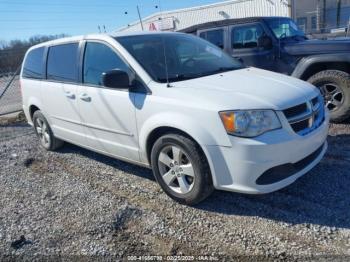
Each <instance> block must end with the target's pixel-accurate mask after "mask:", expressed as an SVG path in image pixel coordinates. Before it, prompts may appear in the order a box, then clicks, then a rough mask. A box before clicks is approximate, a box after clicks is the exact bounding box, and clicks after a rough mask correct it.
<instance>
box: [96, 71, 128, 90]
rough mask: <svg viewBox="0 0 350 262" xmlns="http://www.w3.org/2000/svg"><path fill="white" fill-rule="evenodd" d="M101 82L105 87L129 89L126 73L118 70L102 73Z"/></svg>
mask: <svg viewBox="0 0 350 262" xmlns="http://www.w3.org/2000/svg"><path fill="white" fill-rule="evenodd" d="M101 78H102V79H101V80H102V81H101V82H102V84H103V85H104V86H105V87H111V88H130V78H129V75H128V73H126V72H125V71H123V70H120V69H113V70H111V71H108V72H104V73H102V76H101Z"/></svg>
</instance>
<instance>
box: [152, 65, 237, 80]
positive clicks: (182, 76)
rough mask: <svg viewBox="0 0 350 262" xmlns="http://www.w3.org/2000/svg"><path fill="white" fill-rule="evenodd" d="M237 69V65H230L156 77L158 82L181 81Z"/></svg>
mask: <svg viewBox="0 0 350 262" xmlns="http://www.w3.org/2000/svg"><path fill="white" fill-rule="evenodd" d="M237 69H239V68H238V67H234V66H230V67H219V68H218V69H215V70H213V71H209V72H204V73H198V74H178V75H175V76H170V77H169V78H168V79H166V78H158V81H160V82H162V83H163V82H166V81H169V82H176V81H183V80H189V79H194V78H198V77H203V76H209V75H214V74H218V73H224V72H228V71H232V70H237Z"/></svg>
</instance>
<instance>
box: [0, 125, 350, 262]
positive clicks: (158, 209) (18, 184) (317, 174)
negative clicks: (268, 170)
mask: <svg viewBox="0 0 350 262" xmlns="http://www.w3.org/2000/svg"><path fill="white" fill-rule="evenodd" d="M8 128H20V130H22V131H23V135H21V136H18V135H16V136H14V137H12V138H10V139H6V140H2V141H0V167H1V169H0V208H1V213H0V254H1V256H2V258H3V259H4V258H19V257H22V258H24V259H28V258H31V257H32V256H37V257H42V256H45V257H46V256H50V255H53V256H61V258H63V257H67V258H72V256H84V257H83V258H85V259H86V258H93V257H95V256H98V257H100V258H102V257H103V258H114V259H120V258H124V259H126V258H127V256H129V255H163V256H164V255H186V256H196V255H211V256H212V257H211V258H215V259H219V260H227V261H229V260H231V259H232V257H233V256H234V257H236V258H237V257H238V258H240V259H242V260H244V259H245V258H248V257H247V256H255V259H262V260H265V259H286V258H287V259H290V260H294V259H302V260H304V259H306V258H308V259H310V260H313V259H315V260H319V259H325V260H327V259H332V260H334V259H336V258H337V259H338V260H346V259H349V258H350V194H349V193H350V171H349V170H350V125H333V126H332V127H331V130H330V136H329V140H328V141H329V150H328V153H327V155H326V157H325V158H324V159H323V160H322V162H321V163H320V164H319V165H318V166H317V167H316V168H314V169H313V170H312V171H311V172H310V173H309V174H307V175H305V176H304V177H302V178H301V179H299V180H298V181H297V182H296V183H294V184H293V185H291V186H289V187H287V188H285V189H283V190H280V191H278V192H275V193H272V194H268V195H260V196H249V195H243V194H237V193H228V192H214V194H213V195H212V196H211V197H210V198H209V199H208V200H206V201H205V202H203V203H201V204H200V205H198V206H196V207H187V206H183V205H179V204H177V203H175V202H173V201H172V200H170V199H169V198H168V197H167V196H166V195H165V194H164V193H163V192H162V191H161V189H160V187H159V186H158V185H157V183H156V182H155V180H154V178H153V176H152V173H151V171H150V170H148V169H144V168H140V167H137V166H134V165H130V164H126V163H124V162H121V161H118V160H114V159H112V158H109V157H105V156H102V155H99V154H96V153H93V152H90V151H87V150H84V149H81V148H78V147H76V146H73V145H69V144H66V145H65V146H64V147H63V148H62V149H61V150H60V151H58V152H55V153H53V152H45V151H44V150H43V149H41V148H40V147H39V146H38V142H37V140H36V137H35V136H34V135H33V134H29V132H30V130H31V129H30V127H27V126H23V125H22V126H20V127H18V126H15V127H1V129H2V131H0V135H1V132H5V133H6V131H8ZM46 258H47V257H46ZM74 258H76V257H74ZM163 258H164V257H163ZM206 258H210V257H206ZM0 259H1V257H0ZM197 259H198V257H197ZM204 259H205V258H204Z"/></svg>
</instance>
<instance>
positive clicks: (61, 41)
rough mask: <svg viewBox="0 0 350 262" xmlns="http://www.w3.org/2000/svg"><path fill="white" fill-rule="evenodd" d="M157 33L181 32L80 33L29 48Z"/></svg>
mask: <svg viewBox="0 0 350 262" xmlns="http://www.w3.org/2000/svg"><path fill="white" fill-rule="evenodd" d="M156 34H180V33H177V32H162V31H138V32H137V31H135V32H117V33H112V34H89V35H79V36H71V37H63V38H59V39H55V40H50V41H47V42H43V43H40V44H37V45H35V46H32V47H31V48H30V49H29V50H31V49H34V48H37V47H41V46H50V45H57V44H64V43H69V42H76V41H80V40H83V39H90V40H91V39H96V40H104V39H110V37H122V36H136V35H156Z"/></svg>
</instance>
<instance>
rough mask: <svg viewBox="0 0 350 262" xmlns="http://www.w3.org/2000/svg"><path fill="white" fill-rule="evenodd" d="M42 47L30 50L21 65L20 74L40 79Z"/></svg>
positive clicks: (42, 56) (42, 68) (42, 69)
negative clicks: (21, 70) (21, 71)
mask: <svg viewBox="0 0 350 262" xmlns="http://www.w3.org/2000/svg"><path fill="white" fill-rule="evenodd" d="M44 50H45V48H44V47H39V48H36V49H33V50H31V51H30V52H29V53H28V55H27V57H26V60H25V61H24V65H23V73H22V76H23V77H26V78H34V79H42V78H43V73H44V60H43V59H44Z"/></svg>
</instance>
